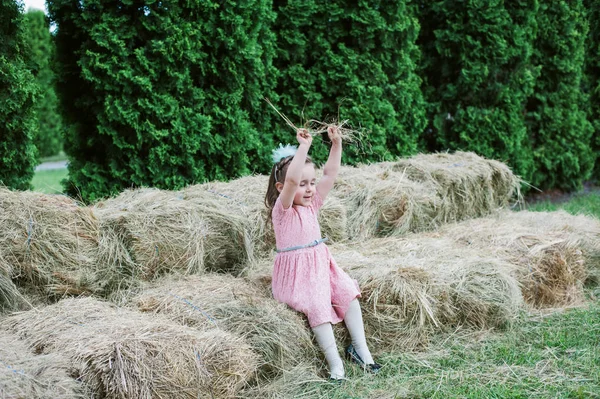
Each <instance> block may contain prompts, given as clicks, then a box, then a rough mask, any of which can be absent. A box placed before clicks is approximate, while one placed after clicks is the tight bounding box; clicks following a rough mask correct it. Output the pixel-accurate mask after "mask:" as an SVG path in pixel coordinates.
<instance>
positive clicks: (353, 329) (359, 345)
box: [344, 299, 375, 364]
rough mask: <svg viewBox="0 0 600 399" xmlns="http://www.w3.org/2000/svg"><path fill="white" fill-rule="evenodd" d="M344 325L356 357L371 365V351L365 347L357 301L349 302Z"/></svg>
mask: <svg viewBox="0 0 600 399" xmlns="http://www.w3.org/2000/svg"><path fill="white" fill-rule="evenodd" d="M344 323H346V328H348V332H349V333H350V337H351V338H352V346H354V349H355V350H356V353H358V356H360V358H361V359H362V360H363V361H364V362H365V364H373V363H375V362H374V361H373V356H371V351H369V348H368V347H367V340H366V338H365V326H364V324H363V319H362V313H361V311H360V304H359V303H358V299H354V300H353V301H352V302H350V306H349V307H348V310H347V311H346V315H345V316H344Z"/></svg>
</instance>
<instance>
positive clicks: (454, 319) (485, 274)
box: [332, 234, 522, 341]
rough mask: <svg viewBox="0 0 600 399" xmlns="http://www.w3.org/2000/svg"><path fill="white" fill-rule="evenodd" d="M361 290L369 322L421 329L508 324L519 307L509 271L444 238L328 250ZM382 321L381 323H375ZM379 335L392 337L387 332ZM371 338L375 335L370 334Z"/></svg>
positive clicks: (518, 295) (374, 242) (505, 264)
mask: <svg viewBox="0 0 600 399" xmlns="http://www.w3.org/2000/svg"><path fill="white" fill-rule="evenodd" d="M332 251H333V252H334V256H335V257H336V260H337V261H338V263H339V264H341V265H343V266H344V267H345V268H346V269H347V270H348V273H349V274H350V275H351V276H353V277H354V278H356V279H357V280H358V282H359V285H360V287H361V289H362V290H363V297H364V300H363V301H364V303H365V305H364V307H365V312H366V314H367V316H366V318H369V319H370V320H369V323H372V324H374V325H385V324H386V323H388V324H389V323H394V324H398V323H401V324H400V325H398V327H397V328H402V326H404V328H406V326H410V327H418V328H425V330H431V329H434V330H435V329H439V328H442V327H444V326H448V325H452V326H454V325H457V324H462V325H467V326H471V327H475V328H488V327H500V326H503V325H505V324H506V323H510V322H511V321H512V320H513V319H514V318H515V316H516V314H517V312H518V310H519V308H520V306H521V304H522V296H521V292H520V287H519V285H518V283H517V281H516V280H515V278H514V277H513V276H512V270H513V266H512V265H510V264H509V263H508V262H502V261H499V260H497V259H495V258H494V257H493V256H492V255H491V254H488V253H486V252H484V251H470V250H466V249H465V248H461V247H459V246H456V245H455V243H454V242H453V241H452V240H450V239H445V238H428V237H427V236H425V235H423V234H414V235H410V236H407V237H406V238H387V239H374V240H368V241H365V242H362V243H357V244H352V250H350V251H348V249H347V248H346V247H344V246H341V247H334V248H332ZM380 318H383V319H382V321H380V320H379V319H380ZM388 328H389V329H390V330H392V331H390V332H389V333H386V334H385V335H382V338H381V339H382V340H383V341H389V340H390V339H389V337H388V334H392V336H393V328H392V327H388ZM374 333H377V331H374Z"/></svg>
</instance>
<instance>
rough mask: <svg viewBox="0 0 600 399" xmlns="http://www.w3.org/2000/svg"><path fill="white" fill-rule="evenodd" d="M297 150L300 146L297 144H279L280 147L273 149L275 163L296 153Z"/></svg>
mask: <svg viewBox="0 0 600 399" xmlns="http://www.w3.org/2000/svg"><path fill="white" fill-rule="evenodd" d="M297 150H298V147H296V146H293V145H290V144H288V145H286V146H284V145H282V144H279V147H278V148H275V149H274V150H273V163H277V162H279V161H281V160H282V159H283V158H287V157H289V156H294V155H296V151H297Z"/></svg>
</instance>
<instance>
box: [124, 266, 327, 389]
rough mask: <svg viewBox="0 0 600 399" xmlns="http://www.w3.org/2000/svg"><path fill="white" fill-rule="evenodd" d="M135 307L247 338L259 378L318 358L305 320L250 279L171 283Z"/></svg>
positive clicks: (155, 287) (153, 289) (147, 292)
mask: <svg viewBox="0 0 600 399" xmlns="http://www.w3.org/2000/svg"><path fill="white" fill-rule="evenodd" d="M131 303H132V304H133V305H134V306H136V307H137V308H138V309H139V310H141V311H144V312H154V313H157V314H161V315H163V316H165V317H167V318H169V319H170V320H173V321H176V322H178V323H181V324H183V325H187V326H191V327H194V328H198V329H201V330H204V329H208V330H215V329H216V330H219V329H221V330H224V331H227V332H229V333H231V334H233V335H235V336H241V337H243V338H244V340H245V341H246V342H248V343H249V344H250V346H251V347H252V349H253V350H254V351H255V352H256V353H257V354H258V355H259V360H258V361H259V371H258V373H259V375H258V376H259V377H260V378H261V379H263V380H264V379H272V378H274V377H276V376H278V375H280V374H281V373H282V372H284V371H289V370H291V369H292V368H293V367H295V366H297V365H298V364H299V363H300V362H302V361H303V360H306V359H309V360H311V359H313V358H315V357H316V352H315V347H314V345H313V344H312V335H311V333H310V330H309V329H308V328H307V325H306V322H305V321H304V320H303V318H301V317H300V315H299V314H297V313H296V312H294V311H292V310H290V309H289V308H288V307H286V306H285V305H283V304H281V303H277V302H276V301H275V300H274V299H272V298H270V297H268V296H267V295H266V294H265V292H264V291H261V289H260V288H259V287H257V286H256V285H254V284H251V282H250V281H249V280H247V279H242V278H236V277H233V276H227V275H205V276H193V277H186V278H180V279H177V278H170V279H165V280H161V281H157V282H156V283H154V284H152V285H149V286H148V287H147V288H146V289H144V290H143V291H142V292H141V293H140V294H139V295H137V296H136V297H135V298H133V299H132V301H131Z"/></svg>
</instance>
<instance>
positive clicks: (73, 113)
mask: <svg viewBox="0 0 600 399" xmlns="http://www.w3.org/2000/svg"><path fill="white" fill-rule="evenodd" d="M48 7H49V12H50V16H51V19H52V20H53V21H54V22H56V24H57V28H58V30H57V33H56V41H57V51H58V53H59V54H58V57H57V58H58V63H59V68H58V70H59V71H60V72H59V75H60V76H59V87H60V92H61V102H62V105H63V107H64V109H65V120H66V123H67V124H68V130H67V133H66V139H65V152H66V153H67V154H68V155H69V156H70V164H69V180H70V183H69V187H67V189H68V190H69V192H71V193H77V194H80V195H81V196H82V197H83V199H84V200H94V199H96V198H99V197H102V196H106V195H109V194H113V193H116V192H118V191H120V190H122V189H123V188H125V187H131V186H154V187H159V188H165V189H178V188H181V187H182V186H184V185H186V184H189V183H193V182H198V181H203V180H205V179H210V180H213V179H224V178H229V177H236V176H240V175H243V174H247V173H249V172H250V171H252V170H253V169H255V168H260V167H263V168H264V167H265V166H266V164H267V162H266V154H265V153H264V150H263V149H262V148H261V147H262V145H261V144H262V143H261V141H260V140H261V139H262V137H259V133H258V132H257V130H256V129H255V128H254V126H253V124H252V120H258V119H260V117H261V116H260V115H259V114H258V113H257V112H256V111H255V109H257V107H258V104H261V98H262V96H263V95H264V94H265V91H266V90H267V88H268V85H269V84H271V83H268V82H269V80H268V79H265V76H266V75H267V74H268V72H269V71H268V69H267V68H268V63H269V56H270V55H269V54H268V52H267V51H265V50H264V49H263V43H261V40H264V41H268V40H269V38H270V36H269V34H268V31H267V30H266V28H267V27H268V23H269V22H270V20H272V18H273V17H272V11H271V9H270V4H269V2H268V1H267V0H253V1H247V2H242V3H239V2H235V1H231V0H226V1H199V0H196V1H189V2H178V1H174V0H164V1H143V2H142V1H133V0H130V1H123V2H105V1H100V0H90V1H85V2H83V3H80V2H73V1H69V0H51V1H49V2H48ZM249 108H252V109H253V111H252V114H251V113H250V111H249Z"/></svg>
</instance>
